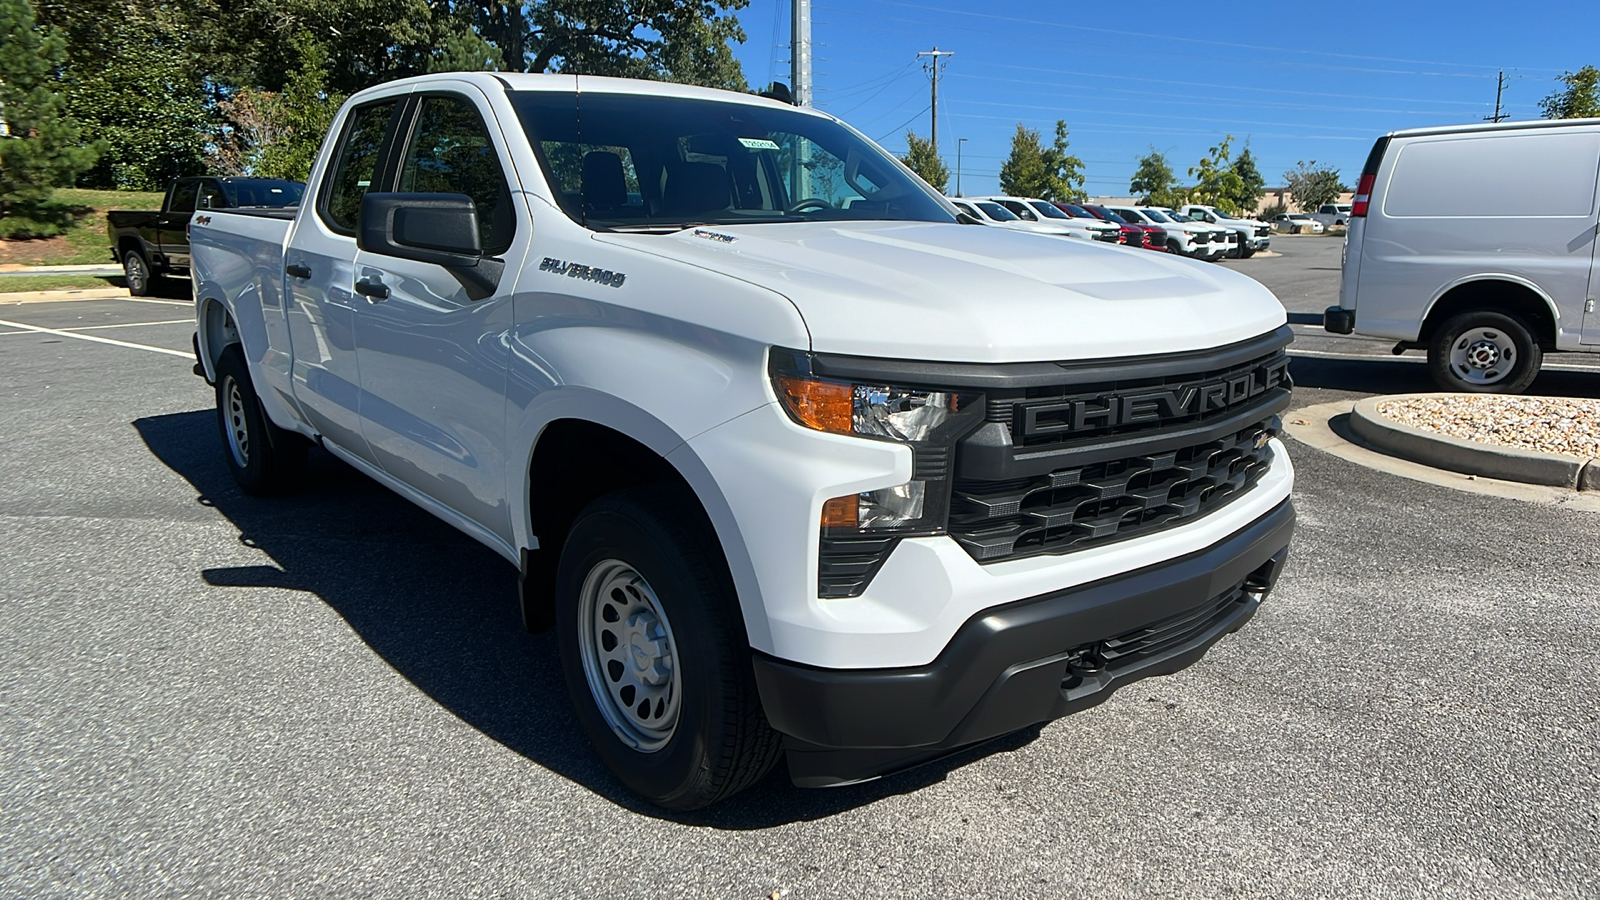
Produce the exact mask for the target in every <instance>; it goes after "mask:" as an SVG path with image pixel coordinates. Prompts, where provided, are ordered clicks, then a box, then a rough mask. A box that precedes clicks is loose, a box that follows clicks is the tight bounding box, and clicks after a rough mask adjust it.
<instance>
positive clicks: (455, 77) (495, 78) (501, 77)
mask: <svg viewBox="0 0 1600 900" xmlns="http://www.w3.org/2000/svg"><path fill="white" fill-rule="evenodd" d="M441 81H465V82H467V83H469V84H474V85H477V86H478V87H479V88H481V89H483V90H485V91H494V90H500V91H577V92H579V93H584V92H588V93H594V94H633V95H647V96H657V97H687V98H695V99H701V100H720V101H723V102H727V103H749V104H755V105H761V106H774V107H779V108H783V109H798V110H799V111H801V112H806V113H811V114H813V115H822V116H826V115H827V114H826V113H822V112H818V111H817V110H813V109H810V108H807V107H796V106H791V105H790V104H787V103H783V102H781V101H778V100H772V99H769V98H767V97H760V96H757V95H755V94H745V93H740V92H739V91H725V90H720V89H718V88H706V87H698V86H696V85H692V84H672V83H669V82H665V81H645V80H643V79H638V78H607V77H602V76H599V75H531V74H527V73H522V72H435V73H432V74H429V75H417V76H415V77H412V78H401V79H398V80H395V81H386V82H384V83H383V84H380V85H375V86H373V87H370V88H368V89H367V90H364V91H361V92H359V93H357V94H356V95H355V96H354V97H352V98H351V99H352V100H358V101H359V100H360V99H361V98H363V97H364V96H366V94H367V93H368V92H376V91H380V90H387V89H389V88H393V87H395V86H397V85H417V86H419V87H421V86H426V85H429V84H434V83H437V82H441Z"/></svg>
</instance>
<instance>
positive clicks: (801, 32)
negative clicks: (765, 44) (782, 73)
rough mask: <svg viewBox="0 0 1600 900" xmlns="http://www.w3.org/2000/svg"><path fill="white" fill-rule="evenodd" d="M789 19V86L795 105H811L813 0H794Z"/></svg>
mask: <svg viewBox="0 0 1600 900" xmlns="http://www.w3.org/2000/svg"><path fill="white" fill-rule="evenodd" d="M791 12H792V15H791V17H790V20H789V26H790V28H789V86H790V87H791V88H792V89H793V90H792V91H791V93H792V94H793V95H794V105H795V106H810V105H811V0H794V8H793V9H792V10H791Z"/></svg>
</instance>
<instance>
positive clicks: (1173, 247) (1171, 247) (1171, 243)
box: [1167, 238, 1185, 256]
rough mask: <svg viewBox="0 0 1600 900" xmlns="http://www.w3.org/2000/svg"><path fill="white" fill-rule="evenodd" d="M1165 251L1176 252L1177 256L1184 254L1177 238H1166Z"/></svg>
mask: <svg viewBox="0 0 1600 900" xmlns="http://www.w3.org/2000/svg"><path fill="white" fill-rule="evenodd" d="M1167 252H1168V253H1176V254H1178V255H1179V256H1184V255H1185V254H1184V252H1183V245H1182V244H1180V243H1178V239H1177V238H1167Z"/></svg>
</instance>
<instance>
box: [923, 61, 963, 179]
mask: <svg viewBox="0 0 1600 900" xmlns="http://www.w3.org/2000/svg"><path fill="white" fill-rule="evenodd" d="M955 55H956V52H955V51H954V50H940V49H939V48H938V47H934V48H933V49H932V50H924V51H922V52H921V53H918V54H917V56H918V57H919V58H920V57H923V56H927V57H931V59H930V61H929V62H928V64H927V65H926V66H924V67H923V68H924V69H926V70H927V71H928V72H929V73H931V74H932V75H933V102H932V104H930V105H929V109H930V110H932V112H933V137H932V142H933V155H934V156H938V155H939V67H940V66H941V65H942V63H940V61H939V59H940V57H945V56H955Z"/></svg>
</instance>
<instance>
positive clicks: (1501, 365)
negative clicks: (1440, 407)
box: [1428, 310, 1544, 394]
mask: <svg viewBox="0 0 1600 900" xmlns="http://www.w3.org/2000/svg"><path fill="white" fill-rule="evenodd" d="M1543 358H1544V354H1543V352H1542V351H1541V350H1540V348H1539V342H1538V341H1536V340H1534V339H1533V334H1532V333H1531V332H1530V331H1529V330H1528V327H1527V326H1526V325H1525V324H1523V322H1522V320H1520V319H1518V318H1515V317H1513V316H1508V315H1506V314H1504V313H1497V312H1489V311H1486V310H1481V311H1474V312H1466V313H1461V314H1460V315H1457V316H1454V317H1452V318H1450V319H1449V320H1447V321H1446V322H1445V323H1444V324H1443V325H1441V326H1439V329H1438V330H1437V331H1435V332H1434V334H1433V339H1432V340H1431V341H1430V342H1429V343H1428V372H1429V374H1431V375H1432V376H1433V380H1434V383H1435V384H1437V385H1438V386H1439V387H1440V388H1441V389H1443V390H1446V391H1461V392H1465V393H1473V394H1520V393H1522V392H1523V391H1525V390H1527V389H1528V386H1529V385H1531V384H1532V383H1533V379H1534V378H1535V377H1536V376H1537V375H1538V374H1539V365H1540V363H1541V362H1542V361H1543Z"/></svg>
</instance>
